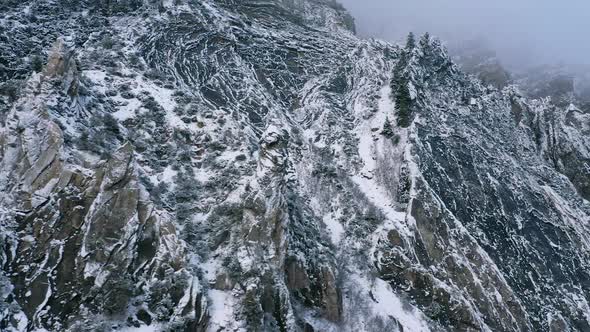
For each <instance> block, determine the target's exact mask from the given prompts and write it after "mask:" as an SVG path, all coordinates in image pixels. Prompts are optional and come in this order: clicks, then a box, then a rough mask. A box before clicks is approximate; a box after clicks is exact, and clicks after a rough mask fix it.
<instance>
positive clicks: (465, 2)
mask: <svg viewBox="0 0 590 332" xmlns="http://www.w3.org/2000/svg"><path fill="white" fill-rule="evenodd" d="M339 1H340V2H341V3H342V4H343V5H344V6H345V7H346V8H348V9H349V10H350V12H351V13H352V14H353V16H355V18H356V24H357V30H358V32H359V34H360V35H362V36H371V37H378V38H382V39H390V40H399V39H400V38H403V36H405V35H406V34H407V32H408V31H414V32H416V33H422V32H424V31H429V32H431V34H433V35H437V36H440V37H441V38H442V39H443V40H445V41H446V42H453V41H455V42H456V41H459V40H465V39H473V38H484V39H485V40H487V42H488V43H490V45H492V46H493V48H494V49H495V50H496V51H497V52H498V55H499V56H500V58H501V59H502V61H503V62H505V63H506V64H509V65H510V64H511V65H515V66H519V67H520V66H522V65H526V64H539V63H560V62H563V63H569V64H590V40H589V38H588V33H589V32H590V1H589V0H562V1H558V0H339Z"/></svg>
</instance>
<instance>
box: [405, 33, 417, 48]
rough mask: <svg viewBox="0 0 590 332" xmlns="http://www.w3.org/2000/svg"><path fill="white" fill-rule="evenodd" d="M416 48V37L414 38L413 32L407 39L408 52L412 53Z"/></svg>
mask: <svg viewBox="0 0 590 332" xmlns="http://www.w3.org/2000/svg"><path fill="white" fill-rule="evenodd" d="M414 48H416V37H415V36H414V33H413V32H410V33H409V34H408V38H407V39H406V51H411V50H413V49H414Z"/></svg>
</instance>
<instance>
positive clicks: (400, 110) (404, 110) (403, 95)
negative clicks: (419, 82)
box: [395, 79, 412, 128]
mask: <svg viewBox="0 0 590 332" xmlns="http://www.w3.org/2000/svg"><path fill="white" fill-rule="evenodd" d="M402 83H403V84H401V85H398V86H397V89H396V94H395V104H396V108H397V124H398V125H399V126H400V127H402V128H407V127H409V126H410V122H411V116H412V111H411V109H410V107H411V103H412V98H411V96H410V91H409V89H408V82H407V80H405V79H404V80H402Z"/></svg>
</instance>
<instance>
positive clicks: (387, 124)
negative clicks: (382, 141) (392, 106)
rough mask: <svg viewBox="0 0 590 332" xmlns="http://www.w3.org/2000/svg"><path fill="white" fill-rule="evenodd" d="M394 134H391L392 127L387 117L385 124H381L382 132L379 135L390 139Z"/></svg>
mask: <svg viewBox="0 0 590 332" xmlns="http://www.w3.org/2000/svg"><path fill="white" fill-rule="evenodd" d="M394 134H395V133H394V132H393V127H392V126H391V122H389V117H385V123H384V124H383V130H382V131H381V135H383V136H385V137H387V138H391V137H393V135H394Z"/></svg>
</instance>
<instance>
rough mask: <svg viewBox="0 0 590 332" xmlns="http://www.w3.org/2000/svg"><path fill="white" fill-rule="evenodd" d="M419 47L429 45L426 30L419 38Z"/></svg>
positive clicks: (427, 46)
mask: <svg viewBox="0 0 590 332" xmlns="http://www.w3.org/2000/svg"><path fill="white" fill-rule="evenodd" d="M420 47H421V48H422V49H423V50H424V49H427V48H429V47H430V34H429V33H428V32H426V33H425V34H424V35H423V36H422V38H420Z"/></svg>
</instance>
